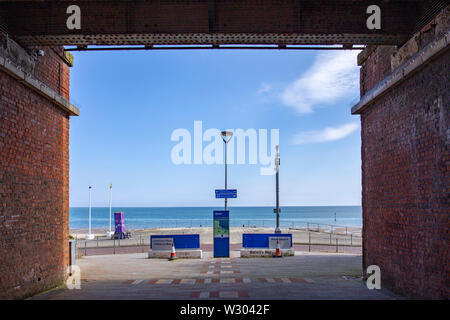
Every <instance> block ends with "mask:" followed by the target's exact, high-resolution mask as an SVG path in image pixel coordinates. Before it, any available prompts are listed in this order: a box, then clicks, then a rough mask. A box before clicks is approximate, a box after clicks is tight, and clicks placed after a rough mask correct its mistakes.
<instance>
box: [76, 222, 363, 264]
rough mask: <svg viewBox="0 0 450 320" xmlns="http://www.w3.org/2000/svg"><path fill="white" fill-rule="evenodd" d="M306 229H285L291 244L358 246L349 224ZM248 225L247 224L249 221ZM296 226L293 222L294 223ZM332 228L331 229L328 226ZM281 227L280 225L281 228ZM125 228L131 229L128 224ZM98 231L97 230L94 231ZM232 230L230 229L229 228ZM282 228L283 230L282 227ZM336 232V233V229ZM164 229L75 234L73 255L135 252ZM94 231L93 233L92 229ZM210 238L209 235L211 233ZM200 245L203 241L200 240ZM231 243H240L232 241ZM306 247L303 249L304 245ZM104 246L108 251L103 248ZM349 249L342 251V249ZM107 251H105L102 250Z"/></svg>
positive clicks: (314, 248) (311, 225) (333, 248)
mask: <svg viewBox="0 0 450 320" xmlns="http://www.w3.org/2000/svg"><path fill="white" fill-rule="evenodd" d="M305 223H306V228H300V227H297V228H295V227H294V228H289V230H288V232H290V233H292V234H293V244H294V246H303V247H301V248H300V249H301V250H303V251H327V252H342V250H341V249H342V248H344V249H345V248H352V247H357V248H361V246H362V238H361V235H360V232H354V230H353V229H352V230H351V231H352V232H349V227H347V228H345V226H334V225H326V224H317V223H311V222H305ZM249 226H250V228H251V224H249ZM294 226H296V225H294ZM330 227H332V228H330ZM282 228H283V227H282ZM285 228H286V227H285ZM129 230H131V228H130V227H129ZM97 231H99V230H97ZM174 231H175V232H174V233H177V234H178V233H189V232H192V231H191V230H189V228H185V227H183V228H179V229H178V230H174ZM231 231H232V232H233V228H232V227H231ZM252 231H253V230H248V229H247V230H245V229H244V230H242V233H246V232H252ZM254 231H255V232H258V230H257V229H255V230H254ZM283 231H284V230H283ZM336 231H339V232H336ZM164 232H165V230H164V229H163V230H155V229H153V230H133V231H131V237H130V238H127V239H110V238H108V237H106V235H102V236H96V237H95V238H94V239H93V240H85V239H83V238H81V239H79V238H78V235H76V236H75V237H74V240H75V247H76V250H77V256H80V255H88V252H89V255H95V254H116V253H132V252H133V253H137V252H146V251H148V249H149V247H150V236H151V235H152V234H153V235H155V234H163V233H164ZM96 233H97V232H96ZM211 237H212V235H211ZM234 239H235V240H236V239H242V236H241V235H240V232H238V233H237V235H235V237H234ZM208 240H209V241H206V244H207V245H210V244H211V239H208ZM202 244H204V243H203V242H202ZM232 244H233V245H239V244H241V243H239V241H238V242H232ZM304 246H307V249H306V248H305V247H304ZM105 249H108V250H105ZM346 251H349V250H344V251H343V252H346ZM350 251H351V250H350ZM105 252H107V253H105Z"/></svg>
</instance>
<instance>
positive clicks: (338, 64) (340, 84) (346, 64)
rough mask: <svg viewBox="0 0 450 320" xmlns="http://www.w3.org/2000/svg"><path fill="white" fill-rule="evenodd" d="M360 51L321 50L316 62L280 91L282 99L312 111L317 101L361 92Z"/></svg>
mask: <svg viewBox="0 0 450 320" xmlns="http://www.w3.org/2000/svg"><path fill="white" fill-rule="evenodd" d="M358 53H359V51H356V50H351V51H333V52H322V53H320V54H319V55H318V56H317V58H316V60H315V61H314V63H313V65H312V66H311V67H310V68H309V69H308V70H307V71H306V72H305V73H303V74H302V75H301V77H300V78H298V79H297V80H295V81H294V82H293V83H291V84H289V85H288V86H287V87H286V88H285V89H284V90H283V92H282V93H281V95H280V99H281V102H282V103H283V104H284V105H286V106H289V107H293V108H295V109H296V110H297V111H298V112H299V113H311V112H312V111H313V109H314V107H316V106H317V105H318V104H324V103H332V102H335V101H336V99H339V98H343V97H346V96H350V97H353V96H354V95H356V94H358V88H359V86H358V82H359V68H358V66H357V64H356V60H357V55H358Z"/></svg>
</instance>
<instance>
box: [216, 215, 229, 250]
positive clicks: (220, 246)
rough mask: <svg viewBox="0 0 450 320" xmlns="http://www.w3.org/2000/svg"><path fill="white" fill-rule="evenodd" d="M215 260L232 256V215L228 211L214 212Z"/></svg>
mask: <svg viewBox="0 0 450 320" xmlns="http://www.w3.org/2000/svg"><path fill="white" fill-rule="evenodd" d="M213 218H214V224H213V234H214V258H228V257H229V256H230V214H229V211H228V210H214V212H213Z"/></svg>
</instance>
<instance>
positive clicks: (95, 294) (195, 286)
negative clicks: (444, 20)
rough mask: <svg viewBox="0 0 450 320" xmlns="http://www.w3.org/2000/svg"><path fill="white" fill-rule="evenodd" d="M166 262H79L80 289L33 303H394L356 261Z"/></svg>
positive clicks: (343, 257) (325, 256) (141, 256)
mask: <svg viewBox="0 0 450 320" xmlns="http://www.w3.org/2000/svg"><path fill="white" fill-rule="evenodd" d="M238 254H239V253H238V252H236V251H233V252H232V257H231V258H227V259H214V258H212V256H211V253H205V257H204V258H203V259H192V260H187V259H186V260H183V259H180V260H177V261H167V260H159V259H147V258H146V257H147V254H146V253H133V254H120V255H100V256H87V257H84V258H83V259H80V260H78V265H79V267H80V268H81V273H82V277H81V278H82V281H81V289H79V290H76V289H73V290H69V289H57V290H52V291H49V292H46V293H43V294H40V295H37V296H35V297H33V299H76V300H79V299H171V300H173V299H257V300H259V299H283V300H289V299H399V298H401V297H398V296H396V295H394V294H392V293H391V292H389V291H387V290H384V289H382V290H369V289H367V287H366V286H365V283H364V282H363V281H362V279H361V256H360V255H354V254H332V253H305V252H296V255H295V256H294V257H286V258H281V259H273V258H238V257H237V256H238Z"/></svg>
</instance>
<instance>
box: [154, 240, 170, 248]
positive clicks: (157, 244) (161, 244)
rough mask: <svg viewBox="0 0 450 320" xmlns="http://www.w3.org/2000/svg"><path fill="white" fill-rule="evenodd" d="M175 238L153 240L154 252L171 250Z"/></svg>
mask: <svg viewBox="0 0 450 320" xmlns="http://www.w3.org/2000/svg"><path fill="white" fill-rule="evenodd" d="M172 244H173V238H152V250H171V249H172Z"/></svg>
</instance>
